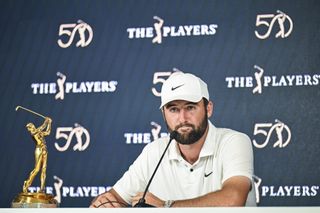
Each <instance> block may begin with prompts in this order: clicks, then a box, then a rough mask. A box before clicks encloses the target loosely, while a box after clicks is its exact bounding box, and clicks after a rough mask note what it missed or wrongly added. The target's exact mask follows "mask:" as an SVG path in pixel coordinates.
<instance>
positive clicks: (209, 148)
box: [168, 120, 216, 160]
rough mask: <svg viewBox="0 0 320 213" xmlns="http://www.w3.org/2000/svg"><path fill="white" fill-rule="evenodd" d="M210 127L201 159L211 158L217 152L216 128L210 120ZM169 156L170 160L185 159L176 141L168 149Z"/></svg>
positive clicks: (201, 152)
mask: <svg viewBox="0 0 320 213" xmlns="http://www.w3.org/2000/svg"><path fill="white" fill-rule="evenodd" d="M208 125H209V130H208V134H207V137H206V139H205V142H204V144H203V146H202V148H201V151H200V155H199V158H201V157H207V156H211V155H214V153H215V150H214V148H215V147H214V146H215V140H213V138H214V137H213V136H214V134H215V132H216V127H215V126H214V125H213V124H212V123H211V121H209V120H208ZM168 155H169V159H170V160H181V159H183V158H182V156H181V154H180V150H179V147H178V142H177V141H175V140H173V141H172V144H171V145H170V146H169V148H168Z"/></svg>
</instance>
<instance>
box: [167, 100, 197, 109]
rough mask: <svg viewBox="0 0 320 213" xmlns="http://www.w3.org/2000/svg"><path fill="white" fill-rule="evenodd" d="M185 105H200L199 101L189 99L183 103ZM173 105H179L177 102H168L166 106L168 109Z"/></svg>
mask: <svg viewBox="0 0 320 213" xmlns="http://www.w3.org/2000/svg"><path fill="white" fill-rule="evenodd" d="M183 105H184V106H186V105H198V103H196V102H191V101H189V102H186V103H185V104H183ZM173 106H177V104H174V103H168V104H167V105H166V106H165V107H166V109H168V108H170V107H173Z"/></svg>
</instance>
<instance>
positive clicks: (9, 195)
mask: <svg viewBox="0 0 320 213" xmlns="http://www.w3.org/2000/svg"><path fill="white" fill-rule="evenodd" d="M319 11H320V2H319V1H316V0H315V1H312V0H307V1H301V0H294V1H293V0H287V1H286V0H283V1H276V0H269V1H262V0H261V1H255V0H243V1H231V0H229V1H222V0H221V1H220V0H219V1H215V0H208V1H191V0H174V1H172V0H135V1H133V0H128V1H127V0H123V1H121V0H120V1H118V0H117V1H116V0H105V1H102V0H87V1H85V0H82V1H76V0H75V1H71V0H70V1H40V0H38V1H37V0H35V1H29V0H25V1H24V0H10V1H9V0H8V1H5V0H3V1H0V29H1V33H0V76H1V78H0V81H1V84H0V95H1V111H0V120H1V128H0V131H1V134H0V144H1V149H0V183H1V187H0V207H9V206H10V203H11V201H12V200H13V198H14V197H15V196H16V195H17V194H18V193H20V192H21V191H22V187H23V183H24V181H25V180H26V179H27V178H28V176H29V173H30V171H31V170H32V169H33V168H34V164H35V159H34V149H35V144H34V142H33V141H32V138H31V137H30V133H29V132H28V130H27V128H26V124H28V123H29V122H32V123H34V124H35V125H36V127H38V126H40V125H41V124H42V123H43V121H44V120H43V118H42V117H41V116H38V115H35V114H32V113H29V112H27V111H24V110H18V111H15V108H16V106H18V105H20V106H23V107H26V108H28V109H31V110H34V111H35V112H38V113H40V114H42V115H44V116H48V117H50V118H52V120H53V121H52V129H51V133H50V135H49V136H47V137H46V142H47V148H48V153H49V154H48V167H47V181H46V192H47V193H52V194H53V195H54V196H55V198H56V199H57V200H58V202H59V203H60V206H61V207H87V206H89V204H90V202H91V200H92V199H93V198H94V197H95V196H97V195H98V194H100V193H103V192H105V191H106V190H108V189H109V188H110V187H111V186H112V185H113V184H115V182H116V181H117V180H118V179H119V178H120V177H121V176H122V174H123V173H124V172H125V171H126V169H127V168H128V167H129V165H130V164H131V163H132V162H133V160H134V159H135V158H136V157H137V156H138V155H139V153H140V152H141V150H142V149H143V147H144V146H145V145H146V144H148V143H150V142H152V141H153V140H154V139H156V138H158V137H162V136H166V135H167V129H166V126H165V124H164V122H163V119H162V115H161V111H160V110H159V105H160V97H159V95H160V88H161V85H162V83H163V81H164V80H165V79H167V78H168V76H169V75H170V74H171V73H173V72H176V71H184V72H191V73H194V74H196V75H198V76H199V77H201V78H202V79H204V80H205V81H206V82H207V84H208V87H209V92H210V98H211V99H212V101H213V102H214V115H213V117H212V118H211V119H210V120H211V121H212V122H213V123H214V125H215V126H217V127H226V128H232V129H235V130H238V131H241V132H244V133H246V134H247V135H248V136H249V137H250V138H251V140H252V146H253V148H254V157H255V163H254V166H255V172H254V182H255V184H254V187H255V189H256V190H257V192H258V193H257V196H256V200H257V203H258V205H259V206H319V205H320V166H319V165H320V164H319V163H320V155H319V154H320V131H319V130H318V127H319V125H320V113H319V108H320V99H319V98H320V90H319V84H320V60H319V59H320V36H319V35H320V22H319V20H320V13H319ZM39 175H40V172H39V174H38V176H37V177H36V179H35V181H34V182H33V184H32V186H31V187H30V188H29V191H30V192H35V191H36V190H37V189H38V188H39V186H40V180H39V179H40V178H39Z"/></svg>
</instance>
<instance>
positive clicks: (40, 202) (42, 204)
mask: <svg viewBox="0 0 320 213" xmlns="http://www.w3.org/2000/svg"><path fill="white" fill-rule="evenodd" d="M57 207H58V202H57V201H56V200H55V199H54V197H53V196H52V195H49V194H45V193H40V192H37V193H24V192H22V193H20V194H19V195H18V196H17V197H15V198H14V200H13V201H12V203H11V208H57Z"/></svg>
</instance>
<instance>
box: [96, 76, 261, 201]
mask: <svg viewBox="0 0 320 213" xmlns="http://www.w3.org/2000/svg"><path fill="white" fill-rule="evenodd" d="M160 109H161V110H162V114H163V118H164V120H165V122H166V125H167V127H168V131H169V132H170V133H172V132H173V131H175V132H177V135H176V136H175V137H174V140H173V142H172V143H171V144H170V145H169V148H168V150H167V152H166V153H165V155H164V158H163V160H162V162H161V164H160V166H159V169H158V171H157V173H156V174H155V176H154V179H153V182H152V183H151V185H150V188H149V191H148V193H147V194H146V197H145V201H146V203H147V204H150V205H152V206H155V207H210V206H244V205H255V195H254V187H253V186H252V175H253V152H252V146H251V141H250V139H249V137H248V136H246V135H245V134H243V133H240V132H237V131H234V130H231V129H225V128H217V127H215V126H214V125H213V124H212V123H211V122H210V121H209V120H208V118H209V117H210V116H211V115H212V114H213V103H212V101H210V100H209V93H208V88H207V85H206V83H205V82H203V81H202V80H201V79H200V78H198V77H196V76H195V75H192V74H189V73H182V72H176V73H173V74H172V75H171V76H170V77H169V78H168V79H167V80H166V81H165V82H164V83H163V85H162V89H161V106H160ZM168 142H169V137H164V138H159V139H157V140H155V141H154V142H152V143H150V144H148V145H146V146H145V148H144V149H143V151H142V153H141V154H140V155H139V157H138V158H137V159H136V160H135V162H134V163H133V164H132V165H131V166H130V168H129V170H128V171H127V172H126V173H125V174H124V175H123V176H122V178H121V179H120V180H118V182H117V183H116V184H115V185H114V186H113V188H112V189H111V190H109V191H108V192H105V193H103V194H101V195H99V196H98V197H96V198H95V199H94V200H93V201H92V203H91V205H90V207H123V206H127V205H132V206H134V205H135V204H136V203H138V202H139V200H140V199H141V197H142V195H143V192H144V190H145V188H146V185H147V183H148V181H149V179H150V177H151V175H152V173H153V171H154V169H155V167H156V165H157V163H158V161H159V159H160V157H161V155H162V153H163V151H164V150H165V147H166V146H167V144H168Z"/></svg>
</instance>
